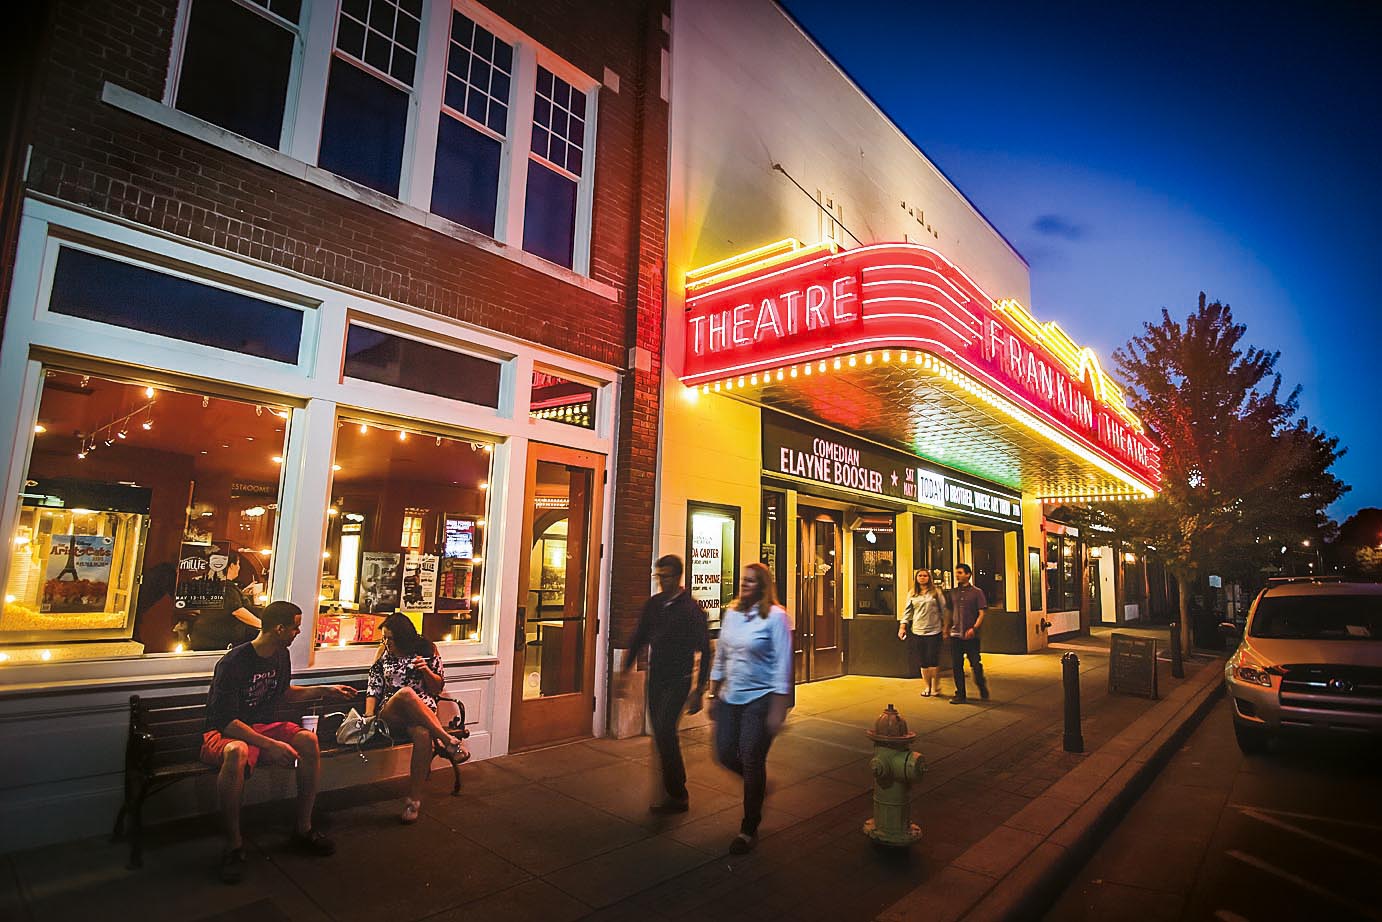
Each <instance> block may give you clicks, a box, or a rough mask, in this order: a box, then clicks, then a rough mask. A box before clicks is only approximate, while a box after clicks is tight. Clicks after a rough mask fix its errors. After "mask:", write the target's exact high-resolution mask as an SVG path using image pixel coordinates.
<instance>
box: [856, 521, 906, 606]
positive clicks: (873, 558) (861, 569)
mask: <svg viewBox="0 0 1382 922" xmlns="http://www.w3.org/2000/svg"><path fill="white" fill-rule="evenodd" d="M894 522H895V518H894V516H892V515H888V514H873V513H871V514H869V515H865V516H861V517H860V518H859V520H858V522H857V523H856V524H855V526H854V610H855V611H856V612H858V613H859V614H861V615H887V616H888V617H893V616H895V615H896V614H897V573H896V558H897V534H896V529H895V528H894Z"/></svg>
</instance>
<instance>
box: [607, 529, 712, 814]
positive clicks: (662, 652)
mask: <svg viewBox="0 0 1382 922" xmlns="http://www.w3.org/2000/svg"><path fill="white" fill-rule="evenodd" d="M682 571H683V568H682V563H681V558H680V557H678V556H676V555H675V554H667V555H666V556H664V557H659V558H658V561H657V564H656V565H655V568H654V570H653V573H654V575H655V576H656V577H657V585H658V588H659V589H660V590H661V591H660V592H658V593H657V595H655V596H653V597H652V598H650V599H649V600H648V601H647V602H646V603H644V605H643V613H642V615H640V616H639V618H638V627H637V628H635V629H634V632H633V639H632V640H630V641H629V650H628V654H627V656H628V658H627V659H625V660H624V672H625V673H628V672H631V671H632V670H633V667H634V664H635V663H637V662H638V655H639V653H640V652H642V650H643V647H644V646H645V645H646V646H650V647H651V648H652V652H651V653H650V654H649V656H648V713H649V716H650V718H651V720H652V725H653V742H654V744H655V745H656V746H657V752H658V756H659V757H660V759H661V762H662V784H663V786H664V787H665V788H666V792H667V796H666V798H665V799H663V800H661V801H659V802H657V803H655V804H653V805H652V806H651V807H650V808H649V809H650V810H651V811H652V812H653V813H685V812H686V810H687V806H688V794H687V790H686V766H685V765H684V764H683V763H682V760H681V742H680V740H679V738H678V736H677V724H678V723H679V722H680V720H681V709H682V708H683V707H685V708H686V712H687V713H688V714H695V713H696V712H698V711H699V710H700V709H701V702H702V699H703V696H704V694H705V687H706V685H707V683H708V682H709V680H710V632H709V631H708V630H707V629H706V620H705V612H704V611H702V610H701V607H700V606H699V605H697V604H696V602H695V600H693V599H692V598H691V595H690V593H688V592H687V591H686V588H685V587H684V586H682V584H681V575H682ZM697 653H700V655H701V664H700V669H699V670H698V672H697V677H696V690H695V692H694V693H692V691H691V668H692V664H693V660H694V658H695V655H696V654H697Z"/></svg>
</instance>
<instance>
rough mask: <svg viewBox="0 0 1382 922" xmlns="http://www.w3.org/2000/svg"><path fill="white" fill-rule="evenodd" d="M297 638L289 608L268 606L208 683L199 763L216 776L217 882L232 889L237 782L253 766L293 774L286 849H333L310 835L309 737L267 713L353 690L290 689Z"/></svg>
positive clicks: (342, 697) (240, 789) (238, 864)
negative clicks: (222, 847) (252, 633)
mask: <svg viewBox="0 0 1382 922" xmlns="http://www.w3.org/2000/svg"><path fill="white" fill-rule="evenodd" d="M300 633H302V609H300V608H298V607H297V606H296V605H294V604H293V603H292V602H274V603H272V604H271V605H269V607H268V608H266V609H264V614H263V616H262V619H261V626H260V630H259V636H258V637H256V638H255V639H254V640H252V641H250V642H249V643H247V644H241V645H240V646H238V647H233V648H231V651H230V652H229V653H227V654H226V655H225V656H223V657H221V661H220V662H218V663H217V664H216V671H215V673H213V674H212V677H211V691H210V693H209V694H208V696H207V700H206V731H205V732H204V733H203V734H202V751H201V758H202V761H203V762H207V763H209V764H211V765H214V766H216V767H217V768H219V769H220V774H219V775H218V776H217V778H216V795H217V800H218V801H219V803H220V806H221V814H222V817H223V818H224V820H225V828H226V852H225V855H224V857H222V859H221V879H222V880H223V881H225V882H226V883H239V881H240V879H241V878H242V877H243V876H244V873H245V850H244V843H243V842H242V841H241V839H240V800H241V798H242V796H243V795H244V791H245V779H246V778H248V777H249V775H250V772H252V771H254V767H255V765H257V764H258V763H259V761H260V760H261V759H262V760H263V761H264V762H266V763H267V764H269V765H282V766H285V767H291V768H295V769H296V770H297V787H298V804H297V806H298V810H297V825H296V827H295V829H294V832H293V837H292V839H291V840H290V845H291V847H292V848H293V849H294V850H295V851H299V852H303V853H306V854H309V855H321V856H325V855H330V854H331V853H332V852H334V851H335V850H336V849H335V846H334V845H332V843H331V840H330V839H328V838H326V836H324V835H322V834H321V833H319V832H317V831H316V830H314V829H313V828H312V807H313V804H314V803H315V802H316V799H317V774H318V771H319V769H320V767H321V751H320V750H319V749H318V747H317V735H316V734H315V733H313V732H312V731H310V730H304V729H303V728H302V727H300V726H298V725H297V724H296V723H294V722H292V721H290V720H276V719H275V716H276V715H275V713H274V712H275V711H276V710H277V709H278V706H279V705H280V704H281V703H283V702H285V701H287V702H299V701H302V702H306V701H321V700H323V699H328V700H333V701H347V700H349V699H351V698H354V697H355V689H353V688H351V687H350V686H349V685H293V684H292V663H291V662H290V661H289V658H288V647H289V646H291V645H292V643H293V640H294V639H295V638H296V637H297V636H298V634H300Z"/></svg>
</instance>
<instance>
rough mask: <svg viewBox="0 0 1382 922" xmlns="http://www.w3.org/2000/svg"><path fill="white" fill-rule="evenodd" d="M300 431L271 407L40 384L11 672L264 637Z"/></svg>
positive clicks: (131, 385)
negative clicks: (264, 609)
mask: <svg viewBox="0 0 1382 922" xmlns="http://www.w3.org/2000/svg"><path fill="white" fill-rule="evenodd" d="M289 416H290V413H289V409H288V408H287V407H286V406H280V405H276V404H275V403H272V402H254V401H246V400H241V399H231V398H226V397H221V396H215V395H212V394H210V393H202V392H199V391H196V390H192V389H189V388H184V387H181V386H179V387H168V386H165V385H164V384H162V383H155V384H148V383H140V382H137V381H132V380H118V379H115V378H111V377H103V376H99V375H94V374H86V373H83V372H80V371H68V370H63V369H57V368H48V369H45V371H44V377H43V388H42V394H41V397H40V401H39V410H38V422H37V424H36V425H35V426H34V432H33V442H32V447H31V452H30V460H29V466H28V470H27V473H26V477H25V480H24V485H23V487H22V489H21V490H20V494H19V496H18V497H17V501H18V510H17V513H18V514H17V516H16V520H15V529H14V534H13V536H12V540H11V544H10V560H9V571H8V579H7V584H6V589H5V604H4V608H3V610H0V645H3V646H4V649H5V653H6V657H7V658H8V659H9V660H11V661H26V660H29V659H34V660H47V659H77V658H87V657H92V656H110V655H137V654H140V653H169V652H183V651H185V650H188V649H207V650H220V649H225V648H226V647H227V646H229V645H231V644H232V643H235V642H239V641H241V640H247V639H250V638H251V637H253V636H254V634H255V633H257V626H258V616H257V614H256V612H257V610H258V607H259V606H260V605H262V604H265V603H266V602H267V601H268V599H267V596H266V595H265V588H264V587H265V586H267V585H268V580H269V571H270V567H271V565H272V558H273V543H274V533H275V528H276V524H277V518H278V508H279V490H280V487H279V483H280V478H281V467H282V461H283V452H284V446H285V444H286V439H287V430H288V420H289Z"/></svg>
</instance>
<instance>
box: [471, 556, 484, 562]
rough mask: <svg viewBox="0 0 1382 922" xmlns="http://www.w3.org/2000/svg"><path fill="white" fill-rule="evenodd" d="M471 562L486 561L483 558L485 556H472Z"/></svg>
mask: <svg viewBox="0 0 1382 922" xmlns="http://www.w3.org/2000/svg"><path fill="white" fill-rule="evenodd" d="M470 562H471V563H484V562H485V561H484V558H483V557H472V558H470Z"/></svg>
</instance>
